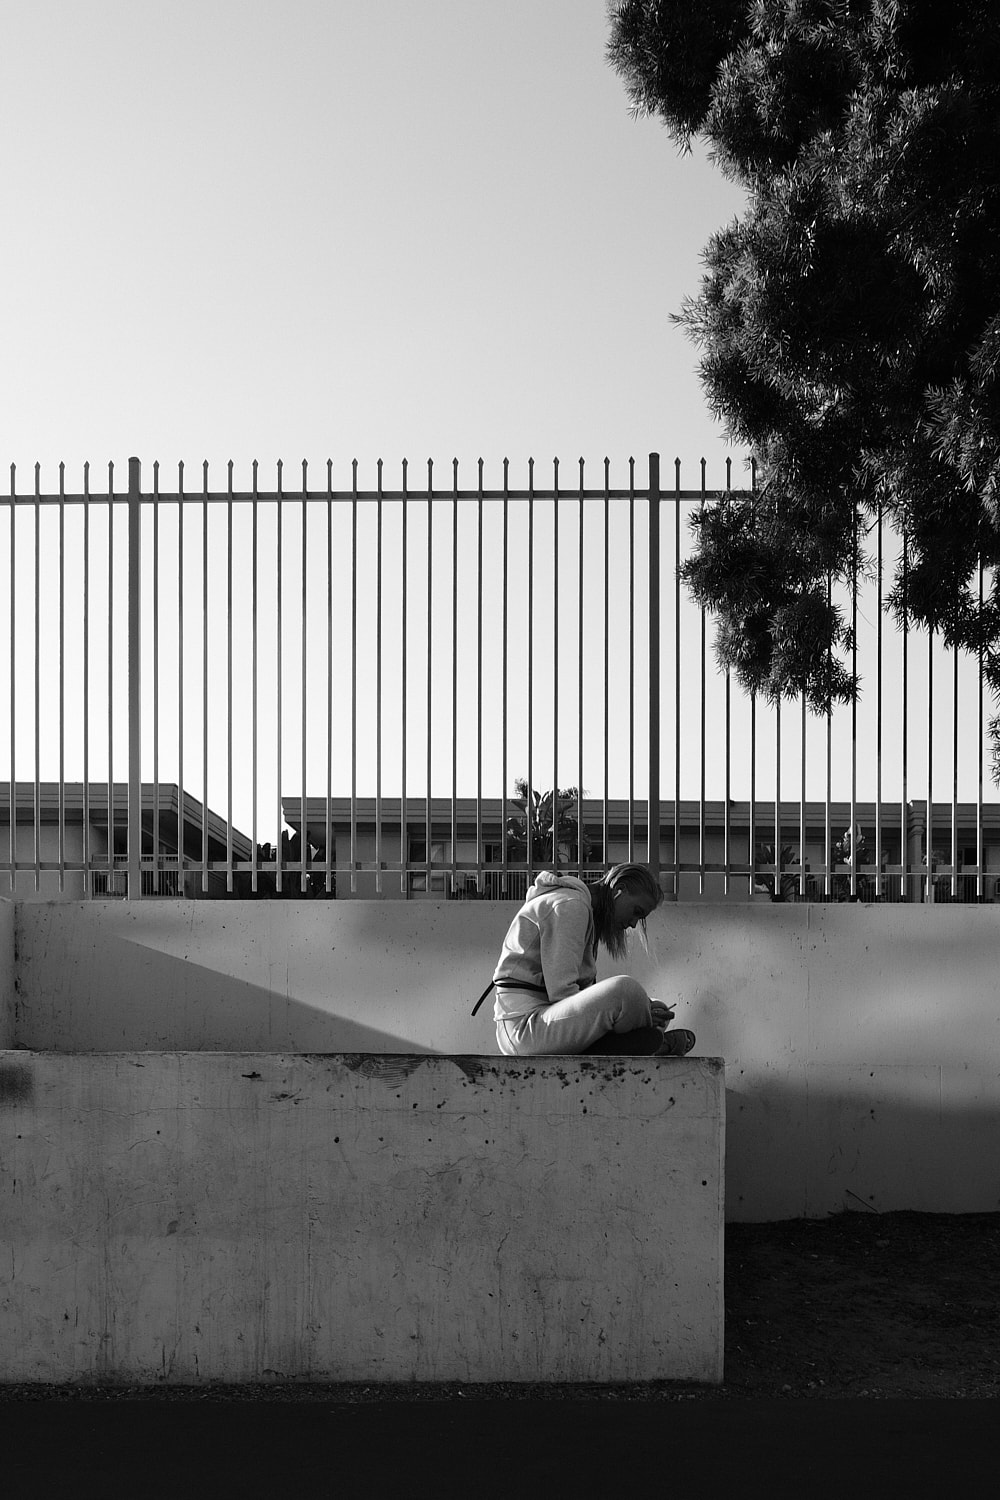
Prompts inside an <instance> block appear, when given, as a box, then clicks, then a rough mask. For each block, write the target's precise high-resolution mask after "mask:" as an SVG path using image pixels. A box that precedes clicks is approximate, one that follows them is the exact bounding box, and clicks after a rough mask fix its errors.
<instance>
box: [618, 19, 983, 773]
mask: <svg viewBox="0 0 1000 1500" xmlns="http://www.w3.org/2000/svg"><path fill="white" fill-rule="evenodd" d="M610 14H611V37H610V42H609V56H610V60H611V62H612V64H613V66H614V67H616V68H617V69H618V71H619V72H620V73H621V74H622V75H623V77H624V79H625V81H626V84H627V86H628V90H629V93H630V95H631V99H632V104H633V108H634V110H635V111H636V112H639V113H652V114H657V115H659V116H660V117H661V118H662V119H663V120H664V121H665V123H666V125H667V127H668V129H669V131H670V133H671V134H672V135H673V137H674V138H675V140H677V141H678V142H679V143H680V144H681V146H682V147H684V148H689V147H690V142H691V139H692V137H693V136H695V135H699V136H701V137H703V138H704V139H705V140H706V141H707V142H708V143H709V145H710V147H711V150H712V152H713V155H714V158H715V161H716V163H717V164H718V166H719V167H720V168H721V170H722V171H723V172H724V173H726V175H727V176H729V177H730V178H731V179H733V180H735V181H736V182H738V183H739V184H741V185H742V187H743V188H744V189H745V191H746V193H747V209H746V212H745V214H743V215H742V216H741V217H739V218H738V219H737V220H736V221H735V222H733V223H732V224H730V225H729V226H728V227H727V228H725V229H722V230H721V231H720V232H719V233H717V234H716V235H715V236H713V238H712V239H711V241H710V243H709V245H708V247H707V249H706V251H705V256H704V259H705V264H706V274H705V276H704V279H703V281H702V286H701V290H700V293H699V294H698V295H697V296H694V297H691V298H689V299H687V300H686V301H685V302H684V303H683V305H682V308H681V310H680V312H679V313H678V314H676V315H675V317H676V320H677V321H678V322H680V323H681V324H682V325H683V326H684V328H685V329H686V330H687V332H688V334H689V335H690V336H691V337H692V339H693V340H694V341H695V342H696V344H697V345H698V346H699V348H700V350H701V357H700V365H699V369H700V376H701V380H702V383H703V385H704V388H705V391H706V394H707V396H708V400H709V402H710V404H711V406H712V408H713V410H714V411H715V412H716V414H717V415H718V416H719V417H720V418H721V419H722V421H723V422H724V423H725V426H726V428H727V430H728V433H729V435H730V437H731V438H732V439H733V440H734V441H736V442H738V443H740V444H745V445H746V446H747V447H748V448H749V449H750V451H751V452H752V453H753V455H754V457H755V458H756V462H757V474H758V478H759V484H758V486H757V489H756V493H746V492H743V493H740V494H737V495H735V496H734V497H733V498H732V499H727V500H725V501H723V502H720V503H719V504H717V505H714V506H708V507H706V508H705V510H704V512H703V513H702V514H701V515H699V516H698V517H696V518H695V520H694V523H693V524H694V527H695V532H696V545H695V550H694V554H693V556H692V557H691V559H690V560H689V561H688V562H687V563H686V564H685V566H684V568H683V573H684V576H685V578H686V581H687V583H688V585H689V586H690V588H691V590H692V592H693V594H694V596H695V598H696V599H697V600H698V601H699V602H700V603H702V604H705V605H707V606H708V607H709V608H710V609H712V610H714V611H715V612H716V614H717V616H718V618H719V631H718V639H717V648H718V652H719V656H720V659H721V661H722V663H723V664H724V665H728V666H730V667H731V668H732V669H733V670H734V673H735V675H736V676H737V677H738V679H739V680H740V681H741V682H742V684H743V686H744V687H746V688H747V689H749V690H752V691H756V692H758V693H762V694H763V695H765V696H766V697H768V698H770V699H771V700H772V701H774V700H777V699H779V698H780V697H783V696H787V697H791V696H797V695H798V694H799V693H804V694H805V695H806V698H807V699H808V701H809V702H810V703H811V705H812V706H813V707H814V708H816V709H818V710H825V709H826V708H827V707H829V705H830V704H831V703H833V702H835V701H847V700H849V699H850V698H851V697H853V696H854V695H855V694H856V692H857V690H858V684H857V682H856V681H855V680H854V679H853V677H852V675H851V672H850V670H849V669H848V667H847V666H846V665H845V663H844V661H843V659H842V657H841V656H840V655H839V654H838V653H840V652H842V651H843V650H844V649H845V648H847V647H849V645H850V630H849V622H848V621H847V620H846V618H845V617H844V614H843V612H842V611H841V610H840V609H838V607H837V606H836V604H835V602H834V596H833V593H832V590H831V583H832V582H838V581H839V582H850V581H851V580H852V578H853V577H855V576H856V573H855V570H856V569H860V570H864V569H865V567H866V566H867V559H866V555H865V545H864V538H865V535H866V533H867V531H868V530H869V529H870V527H871V524H872V521H873V520H874V518H875V517H877V516H878V514H879V513H881V514H882V515H883V516H885V518H886V519H887V520H888V521H889V522H890V523H891V524H892V525H894V527H895V528H896V530H897V531H898V532H899V534H900V535H901V536H902V537H903V538H904V541H905V546H904V548H903V550H902V555H901V560H900V565H899V569H898V571H897V573H896V576H895V578H894V580H893V583H892V587H891V590H890V592H889V595H888V599H887V607H888V608H889V610H890V611H891V612H892V613H893V614H894V615H895V616H896V617H897V619H900V620H902V619H903V618H904V617H906V618H908V619H909V620H910V621H912V622H916V623H920V624H923V625H925V626H927V627H929V628H931V629H933V630H935V631H938V632H940V633H941V635H942V637H943V639H944V641H945V643H946V644H948V645H954V644H957V645H958V646H959V647H960V648H963V649H965V650H967V651H970V652H973V653H979V652H982V657H983V666H984V673H985V678H986V681H987V683H988V684H989V686H990V688H991V689H992V692H993V694H994V697H995V698H998V699H1000V581H998V576H997V573H996V572H995V571H994V570H995V568H996V564H997V563H998V561H1000V384H998V378H997V377H998V370H1000V10H998V9H997V7H996V5H995V3H994V0H948V4H946V5H943V4H940V3H938V0H755V3H752V4H748V3H746V0H672V3H671V0H624V3H621V4H616V5H612V6H611V8H610ZM980 565H982V567H983V568H984V569H985V581H984V585H983V598H982V600H980ZM998 732H1000V719H995V720H994V721H993V724H992V725H991V734H992V739H993V748H994V775H995V777H996V775H997V756H998V740H1000V733H998Z"/></svg>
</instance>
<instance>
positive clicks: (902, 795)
mask: <svg viewBox="0 0 1000 1500" xmlns="http://www.w3.org/2000/svg"><path fill="white" fill-rule="evenodd" d="M902 542H903V558H902V574H903V579H902V582H903V621H902V629H901V631H900V669H901V670H900V677H901V683H900V725H899V733H900V743H899V752H900V791H899V828H900V835H899V836H900V864H901V866H902V871H903V873H902V874H901V875H900V878H899V887H900V889H899V894H900V897H901V898H902V899H909V898H910V897H911V896H913V895H915V894H916V877H915V876H912V877H911V873H910V841H909V831H910V830H909V817H908V811H909V810H908V807H907V785H906V773H907V750H908V745H907V736H908V734H909V716H908V705H907V692H908V686H909V683H908V677H907V671H908V666H909V663H908V651H909V609H908V601H907V587H908V584H909V549H908V546H907V541H906V533H905V532H904V533H903V538H902Z"/></svg>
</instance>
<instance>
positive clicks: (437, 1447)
mask: <svg viewBox="0 0 1000 1500" xmlns="http://www.w3.org/2000/svg"><path fill="white" fill-rule="evenodd" d="M20 1390H21V1392H22V1393H23V1388H20ZM997 1418H998V1409H997V1403H996V1402H993V1401H949V1400H927V1401H869V1402H865V1401H814V1400H813V1401H810V1400H775V1399H772V1400H750V1401H740V1400H731V1399H725V1398H707V1399H698V1398H694V1399H676V1400H665V1401H663V1400H660V1401H642V1400H639V1401H635V1400H616V1399H614V1393H613V1391H605V1392H604V1393H602V1394H601V1395H599V1396H595V1397H593V1398H592V1399H568V1400H559V1399H549V1400H533V1399H523V1400H518V1399H513V1400H495V1399H490V1398H483V1397H477V1396H476V1395H475V1394H471V1393H470V1395H469V1397H468V1398H467V1399H463V1398H458V1397H456V1398H453V1399H451V1400H448V1401H438V1400H429V1401H416V1400H414V1401H407V1400H384V1399H377V1398H376V1399H373V1400H365V1401H360V1402H355V1403H350V1404H349V1403H346V1402H344V1401H338V1400H336V1399H329V1398H328V1397H326V1396H313V1397H312V1398H307V1399H296V1400H267V1401H259V1400H254V1401H238V1400H232V1399H226V1398H223V1397H219V1396H212V1395H207V1394H206V1393H203V1392H199V1393H197V1394H194V1395H191V1396H190V1397H187V1398H182V1399H177V1397H176V1396H175V1397H174V1398H173V1399H166V1398H163V1397H161V1398H158V1399H157V1398H153V1399H149V1398H145V1397H142V1398H138V1399H109V1398H108V1397H107V1396H106V1395H100V1394H91V1395H84V1394H79V1393H78V1394H75V1395H72V1396H66V1395H63V1396H62V1397H61V1398H54V1397H53V1396H52V1394H51V1393H46V1392H45V1390H44V1389H40V1390H39V1393H38V1395H37V1398H35V1399H25V1397H24V1395H23V1394H20V1395H18V1396H15V1397H13V1398H12V1397H10V1396H6V1397H5V1394H4V1391H3V1388H0V1442H2V1446H3V1453H4V1460H3V1479H4V1493H5V1494H6V1495H7V1496H8V1497H9V1500H59V1497H63V1496H66V1497H72V1500H136V1497H140V1496H141V1497H142V1500H177V1497H178V1496H183V1497H184V1500H201V1497H206V1500H208V1497H211V1500H229V1497H233V1500H235V1497H237V1496H239V1497H241V1500H247V1497H249V1500H255V1497H257V1496H260V1497H265V1496H266V1497H272V1496H278V1495H280V1496H288V1497H293V1500H311V1497H314V1496H316V1497H326V1496H330V1497H333V1496H336V1497H338V1500H345V1497H346V1500H353V1497H355V1496H357V1497H364V1500H381V1497H383V1496H386V1497H389V1496H392V1497H393V1500H397V1497H398V1500H423V1497H425V1496H426V1497H428V1500H430V1497H434V1500H451V1497H452V1496H454V1497H456V1500H457V1497H459V1496H461V1497H462V1500H468V1497H474V1500H493V1497H497V1500H499V1497H501V1496H502V1497H504V1500H506V1497H509V1496H511V1495H517V1496H519V1497H527V1500H531V1497H534V1496H536V1495H537V1496H545V1497H546V1500H562V1497H563V1496H573V1497H574V1500H578V1497H588V1496H592V1495H593V1496H597V1495H613V1494H626V1493H628V1494H634V1493H636V1492H639V1493H656V1494H669V1495H671V1496H672V1497H673V1500H687V1497H692V1500H694V1497H698V1500H714V1497H715V1496H725V1495H728V1494H743V1493H747V1492H749V1493H752V1494H767V1495H768V1496H769V1497H770V1500H781V1497H785V1496H788V1497H794V1500H800V1497H805V1496H808V1497H809V1500H826V1497H827V1496H830V1497H833V1496H837V1497H838V1500H842V1497H843V1495H844V1494H845V1492H847V1493H851V1494H853V1495H855V1496H857V1497H859V1500H867V1497H881V1496H890V1495H894V1494H906V1493H908V1492H909V1491H910V1490H911V1489H912V1490H914V1491H916V1490H917V1489H918V1488H919V1490H920V1491H922V1492H926V1491H927V1490H928V1489H931V1488H934V1487H939V1488H940V1489H941V1492H942V1493H946V1494H952V1495H968V1494H977V1493H980V1492H983V1493H986V1492H987V1489H986V1486H987V1485H989V1487H990V1488H992V1487H993V1485H994V1484H995V1479H996V1471H995V1462H996V1433H997ZM651 1487H652V1488H651Z"/></svg>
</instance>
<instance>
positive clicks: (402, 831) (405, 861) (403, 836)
mask: <svg viewBox="0 0 1000 1500" xmlns="http://www.w3.org/2000/svg"><path fill="white" fill-rule="evenodd" d="M408 507H409V497H408V495H407V462H406V459H405V458H404V459H403V501H402V517H401V526H402V536H401V542H402V546H401V553H402V558H401V564H400V566H401V573H402V577H401V581H400V583H401V601H402V602H401V625H400V678H401V689H402V690H401V702H400V726H399V732H400V747H399V759H400V767H399V777H400V781H399V861H400V876H399V888H400V894H401V895H403V896H407V895H409V890H410V877H409V875H408V873H407V871H408V869H409V863H410V849H409V839H408V838H407V815H406V669H407V658H406V634H407V631H406V622H407V613H406V611H407V594H406V589H407V573H408V566H407V558H408V555H409V553H408V547H409V536H408V531H407V526H408V521H409V509H408Z"/></svg>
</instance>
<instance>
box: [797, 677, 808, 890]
mask: <svg viewBox="0 0 1000 1500" xmlns="http://www.w3.org/2000/svg"><path fill="white" fill-rule="evenodd" d="M800 713H801V750H800V763H799V895H800V897H801V898H802V899H803V900H805V897H806V716H807V713H808V709H807V706H806V695H805V690H804V689H803V691H802V694H801V702H800Z"/></svg>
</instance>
